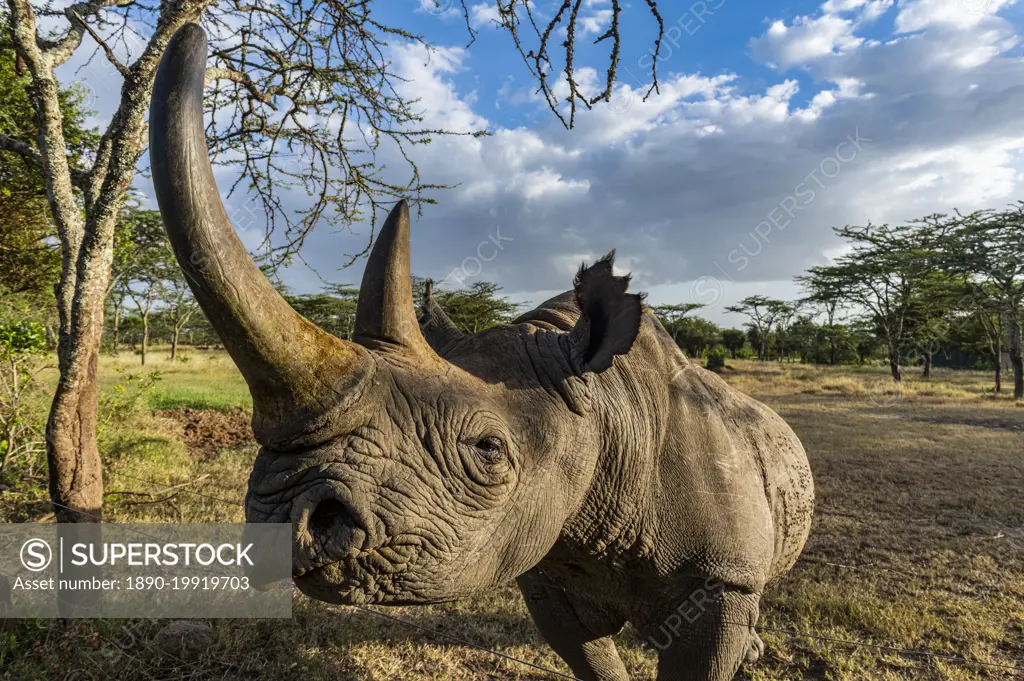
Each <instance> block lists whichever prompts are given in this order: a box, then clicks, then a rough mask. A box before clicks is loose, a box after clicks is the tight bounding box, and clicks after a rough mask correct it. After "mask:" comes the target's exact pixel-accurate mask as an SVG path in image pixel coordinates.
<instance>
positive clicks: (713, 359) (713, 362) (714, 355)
mask: <svg viewBox="0 0 1024 681" xmlns="http://www.w3.org/2000/svg"><path fill="white" fill-rule="evenodd" d="M728 356H729V351H728V350H726V349H725V348H724V347H722V346H721V345H716V346H715V347H713V348H711V349H710V350H708V353H707V363H706V364H705V365H704V366H705V367H706V368H707V369H710V370H711V371H721V370H722V369H724V368H725V360H726V358H727V357H728Z"/></svg>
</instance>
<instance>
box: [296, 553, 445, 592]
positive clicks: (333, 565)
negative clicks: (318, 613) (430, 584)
mask: <svg viewBox="0 0 1024 681" xmlns="http://www.w3.org/2000/svg"><path fill="white" fill-rule="evenodd" d="M388 553H389V551H388V549H387V548H383V549H378V550H373V551H368V552H366V553H365V554H363V555H360V556H358V557H356V558H348V559H344V560H339V561H334V562H329V563H325V564H321V565H318V566H316V567H312V568H310V569H306V570H301V571H297V572H296V573H295V574H294V575H293V577H292V581H293V582H294V583H295V586H297V587H298V589H299V591H301V592H302V593H304V594H305V595H307V596H309V597H310V598H313V599H316V600H318V601H325V602H327V603H333V604H335V605H369V604H381V605H424V604H430V603H443V602H446V601H449V600H452V599H453V598H454V597H443V596H442V597H439V596H437V595H427V594H425V593H422V592H421V591H420V590H419V589H417V588H415V587H414V586H413V585H412V582H413V580H411V579H410V577H411V575H409V574H408V571H407V570H406V569H405V568H404V567H402V568H401V569H395V568H394V567H392V568H390V569H383V568H384V564H388V563H390V562H391V561H390V560H389V559H387V558H385V557H384V555H385V554H388Z"/></svg>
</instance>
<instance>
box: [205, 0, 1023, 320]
mask: <svg viewBox="0 0 1024 681" xmlns="http://www.w3.org/2000/svg"><path fill="white" fill-rule="evenodd" d="M958 2H959V0H952V4H953V5H957V4H958ZM915 4H916V3H905V4H903V5H901V6H900V12H908V11H918V10H913V7H912V6H913V5H915ZM877 6H878V3H876V2H871V1H859V0H830V2H827V3H826V4H825V5H824V6H823V8H822V15H821V16H819V17H817V18H806V17H802V18H798V19H795V20H791V21H789V22H788V23H786V22H776V23H775V24H773V25H772V27H771V28H770V29H769V30H768V32H767V33H766V34H765V35H764V36H762V37H761V38H759V39H758V40H759V41H760V42H758V43H757V46H758V50H755V52H756V53H757V54H758V55H759V56H760V57H761V58H766V60H768V61H772V62H773V63H776V64H778V65H779V66H780V68H786V65H789V66H799V67H801V68H802V69H804V70H805V71H806V74H807V76H809V80H810V81H811V83H812V84H811V85H808V84H807V79H802V80H800V81H798V80H796V79H794V78H790V77H787V76H778V77H776V78H775V79H774V80H772V79H769V82H768V83H766V84H764V85H760V86H757V87H754V86H752V85H750V81H749V79H747V78H745V77H744V76H743V74H742V73H740V74H734V73H725V74H698V73H679V74H673V75H671V76H666V77H665V78H664V79H663V82H662V84H661V94H660V95H652V96H651V97H650V98H648V100H647V101H646V102H645V101H643V95H644V93H645V92H646V87H644V86H643V85H642V84H637V85H631V86H626V85H620V86H619V88H618V89H617V90H616V97H615V98H614V101H613V104H612V105H611V106H608V105H599V106H598V107H596V108H595V109H594V110H593V111H589V112H581V113H580V114H579V118H578V121H577V127H576V129H575V130H572V131H565V130H564V129H562V128H561V126H560V125H559V124H558V123H557V122H556V121H554V120H553V117H552V116H551V115H550V114H549V113H546V112H545V111H544V109H545V105H544V104H543V102H538V101H536V98H535V97H533V98H531V97H525V96H524V97H520V98H518V99H515V101H512V100H513V99H514V96H513V94H512V93H513V92H515V90H514V89H513V87H512V82H509V83H508V87H507V88H506V95H505V98H504V99H503V100H502V101H503V103H508V104H509V105H512V106H518V107H521V108H525V109H527V110H529V111H534V110H535V111H537V112H539V113H540V114H543V117H542V118H539V119H537V120H539V121H540V122H539V123H537V124H535V125H533V126H532V127H503V126H501V125H500V124H498V123H496V122H495V121H493V120H488V119H487V118H485V117H484V116H482V115H481V114H480V113H479V109H478V108H477V107H476V106H475V105H474V94H475V93H473V92H465V91H464V90H460V89H459V88H457V87H456V85H455V81H456V75H455V74H458V73H461V72H463V71H464V70H465V69H469V68H471V67H472V65H473V62H472V58H473V53H472V52H467V51H465V50H462V49H455V48H453V49H443V50H438V51H436V52H433V53H428V52H426V51H425V50H424V49H423V48H422V47H414V46H402V47H396V48H395V49H394V51H393V54H392V58H393V63H394V68H395V70H396V72H397V73H398V74H399V75H401V76H402V77H403V78H405V79H406V80H405V82H403V83H402V84H401V86H400V87H401V92H402V94H403V95H405V96H407V97H410V98H416V99H419V103H418V104H417V107H418V108H419V109H421V110H422V111H423V112H424V115H425V120H424V121H423V124H422V125H423V126H424V127H431V128H433V127H439V128H447V129H454V130H459V131H478V130H483V129H487V130H490V131H491V132H493V135H492V136H490V137H486V138H472V137H438V138H436V139H435V140H434V142H433V143H432V144H430V145H427V146H423V147H416V148H414V149H413V150H412V153H413V158H414V160H415V161H416V162H417V164H418V166H419V170H420V173H421V176H422V177H423V178H424V180H425V181H428V182H432V183H438V184H451V185H454V188H452V189H449V190H444V191H439V192H436V193H434V194H433V197H434V198H436V199H437V200H438V203H437V205H428V206H425V207H424V216H423V218H422V219H420V220H418V221H417V222H416V224H415V227H414V233H413V241H414V243H413V258H414V261H413V270H414V272H416V273H417V274H420V275H424V276H431V277H434V278H435V279H438V280H444V279H445V277H446V276H448V274H449V273H450V272H451V271H452V270H453V269H455V268H459V267H463V266H464V265H463V263H465V262H467V260H466V259H467V258H474V257H476V256H477V249H478V248H479V244H481V243H484V242H487V243H491V244H493V243H494V237H495V235H496V234H499V233H500V235H501V237H502V238H503V239H511V240H510V241H502V242H501V243H502V245H503V249H502V250H501V251H500V252H498V253H496V255H495V257H493V258H492V259H490V260H487V261H486V262H482V263H481V264H480V268H479V271H477V270H476V268H475V266H474V267H472V268H471V270H470V271H471V272H472V273H473V274H475V276H477V277H479V278H484V279H488V280H491V281H496V282H498V283H499V284H501V285H502V286H504V287H505V291H506V292H507V293H510V294H513V295H515V296H516V297H517V298H518V299H523V298H528V299H530V300H532V301H533V302H539V301H540V300H543V299H544V297H545V296H546V294H547V293H549V292H551V291H560V290H565V289H566V288H568V287H569V286H570V285H571V281H572V275H573V273H574V272H575V270H576V268H577V267H578V266H579V263H580V261H581V260H584V259H588V260H593V259H594V258H595V257H598V256H600V255H602V254H604V253H606V252H607V251H608V250H610V249H612V248H617V249H618V256H619V260H618V262H619V265H620V266H621V267H622V268H624V269H626V268H628V269H631V270H633V271H634V273H635V275H636V276H635V282H636V287H637V288H638V289H645V288H646V289H651V290H652V297H651V300H652V301H653V302H666V301H679V300H685V299H687V298H688V296H689V295H690V283H689V282H692V281H694V280H695V279H697V278H698V277H702V276H703V277H714V278H716V279H718V280H721V281H722V282H723V285H724V287H725V289H726V290H725V292H724V299H723V300H724V302H726V303H727V302H730V301H733V300H736V299H737V298H738V297H741V294H743V295H745V294H749V293H752V292H763V293H768V294H769V295H779V296H780V297H787V296H791V295H795V289H794V287H793V285H792V284H791V283H790V281H789V280H790V279H791V277H792V276H793V275H795V274H797V273H799V272H801V271H802V270H804V269H805V268H806V267H808V266H810V265H813V264H817V263H820V262H822V261H823V260H824V258H825V257H826V256H827V255H828V254H830V253H831V254H834V253H835V249H836V246H837V243H836V241H835V240H834V237H833V235H832V232H831V230H830V227H831V226H833V225H841V224H847V223H852V224H858V223H860V224H862V223H864V222H866V221H868V220H872V221H875V222H885V221H899V220H904V219H908V218H913V217H917V216H920V215H923V214H927V213H930V212H933V211H943V210H949V209H951V208H953V207H957V208H961V209H963V210H971V209H974V208H980V207H985V206H998V205H1002V204H1003V203H1006V202H1008V201H1010V200H1013V199H1016V198H1019V197H1021V196H1024V176H1022V171H1024V160H1022V158H1021V153H1022V152H1024V134H1022V132H1021V130H1020V124H1019V118H1020V111H1022V110H1024V91H1021V89H1020V88H1019V87H1018V85H1017V84H1019V83H1020V82H1024V62H1022V61H1021V60H1020V59H1019V58H1018V56H1017V55H1016V53H1015V52H1013V51H1011V50H1013V48H1014V46H1015V45H1016V42H1017V37H1016V34H1015V31H1014V29H1013V27H1012V25H1010V24H1009V22H1007V21H1005V20H1004V19H1002V18H999V17H992V16H988V17H986V18H984V20H982V21H977V22H974V23H972V24H969V25H965V26H961V27H953V26H952V25H951V24H949V23H948V22H946V23H941V22H939V23H935V22H932V23H929V24H927V26H926V27H925V28H923V29H920V30H917V31H915V32H913V33H908V34H903V35H901V36H899V37H897V38H896V39H889V40H885V41H867V40H864V39H863V38H860V37H858V36H857V35H856V33H857V29H858V27H859V26H861V25H862V23H860V22H863V21H865V20H866V19H865V17H866V16H868V15H869V12H873V11H877V10H872V9H871V8H872V7H877ZM594 9H605V8H604V7H600V6H599V5H598V4H597V3H595V5H594ZM894 14H895V13H894ZM875 16H877V15H875ZM912 16H913V15H911V17H912ZM918 16H920V15H918ZM904 21H905V22H906V21H907V20H906V19H904ZM769 57H770V58H769ZM577 75H578V76H579V77H580V79H581V81H582V82H584V83H585V85H586V86H587V87H591V88H599V87H600V82H599V79H598V78H597V74H596V73H588V72H586V70H583V69H581V70H579V71H578V72H577ZM460 82H461V81H460ZM515 83H516V84H517V85H519V86H520V87H519V90H520V91H525V90H527V89H529V86H530V83H528V82H527V81H525V80H522V81H515ZM798 83H799V84H798ZM800 84H803V87H804V91H803V92H801V87H800ZM850 138H853V139H857V140H860V141H859V142H858V144H859V145H860V148H859V149H855V148H854V147H852V146H851V143H850ZM868 140H870V141H868ZM378 162H379V163H382V164H385V165H386V166H387V167H388V169H389V171H388V172H389V173H391V174H389V175H387V176H386V179H389V180H394V181H404V180H406V179H407V177H405V176H404V175H402V173H404V172H405V169H406V167H405V166H404V165H403V163H402V162H401V159H400V158H398V157H397V155H395V154H394V152H393V151H389V150H388V149H386V148H382V150H381V151H380V152H379V159H378ZM219 177H220V176H219ZM222 186H223V185H222ZM807 191H812V192H813V198H811V199H807V198H806V192H807ZM799 192H804V194H803V195H801V194H799ZM797 196H801V198H800V199H796V198H794V197H797ZM290 200H292V201H293V202H294V205H296V206H299V205H301V202H302V201H303V200H304V197H301V196H295V197H292V198H291V199H290ZM797 200H798V201H799V203H796V204H794V203H793V201H797ZM797 206H798V207H797ZM787 208H788V210H790V211H791V215H787V214H786V210H787ZM780 218H781V219H780ZM355 230H356V231H357V232H361V233H359V234H356V235H348V234H346V233H331V232H328V231H320V232H316V233H314V235H313V236H312V237H311V238H310V241H309V246H308V249H307V251H306V257H307V259H308V260H309V261H310V262H311V263H312V264H313V265H314V266H315V267H317V269H318V270H319V271H320V272H321V273H323V274H325V275H326V276H328V277H333V276H336V277H338V278H347V279H348V280H350V281H358V275H359V274H360V272H359V268H358V267H356V268H353V270H351V271H345V272H343V273H341V274H337V275H335V274H334V268H335V267H336V266H337V264H338V262H339V261H340V260H342V258H341V257H340V254H343V253H350V252H353V251H356V250H359V249H361V248H362V246H363V245H364V243H365V235H366V231H365V227H364V226H363V227H361V226H359V225H356V226H355ZM247 243H248V242H247ZM484 252H485V253H488V254H489V253H492V252H493V248H491V247H488V248H487V249H484ZM472 280H473V278H472V277H469V278H467V281H472ZM733 280H735V283H733ZM286 282H287V283H289V284H290V285H292V286H293V287H294V288H296V290H303V287H304V286H305V287H307V288H315V287H316V286H317V285H318V283H317V282H316V281H315V280H314V279H312V278H311V277H307V276H306V275H305V274H303V273H302V272H301V271H300V270H294V271H293V272H290V273H289V274H288V275H287V276H286ZM765 282H774V283H765ZM779 282H786V283H779ZM719 309H720V308H719ZM707 314H708V315H709V316H717V314H718V313H716V312H714V311H708V313H707Z"/></svg>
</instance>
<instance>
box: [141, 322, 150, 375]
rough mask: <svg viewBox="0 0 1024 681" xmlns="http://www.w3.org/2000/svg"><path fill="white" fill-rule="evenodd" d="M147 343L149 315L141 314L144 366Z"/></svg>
mask: <svg viewBox="0 0 1024 681" xmlns="http://www.w3.org/2000/svg"><path fill="white" fill-rule="evenodd" d="M148 345H149V315H143V316H142V366H146V346H148Z"/></svg>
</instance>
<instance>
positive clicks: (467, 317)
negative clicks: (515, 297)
mask: <svg viewBox="0 0 1024 681" xmlns="http://www.w3.org/2000/svg"><path fill="white" fill-rule="evenodd" d="M500 290H501V287H500V286H498V285H497V284H495V283H493V282H490V281H478V282H475V283H473V284H472V285H471V286H470V287H469V288H466V289H456V290H454V291H438V292H436V293H435V294H434V297H435V299H436V300H437V303H438V305H440V306H441V308H442V309H443V310H444V311H445V313H446V314H447V315H448V318H449V319H451V320H452V322H454V323H455V325H456V326H457V327H459V330H460V331H462V332H463V333H478V332H480V331H483V330H484V329H488V328H490V327H492V326H496V325H497V324H505V323H507V322H509V321H511V320H512V318H513V317H514V316H515V313H516V311H517V310H518V309H519V305H517V304H516V303H513V302H511V301H509V300H508V299H507V298H505V297H504V296H499V295H498V292H499V291H500Z"/></svg>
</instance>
